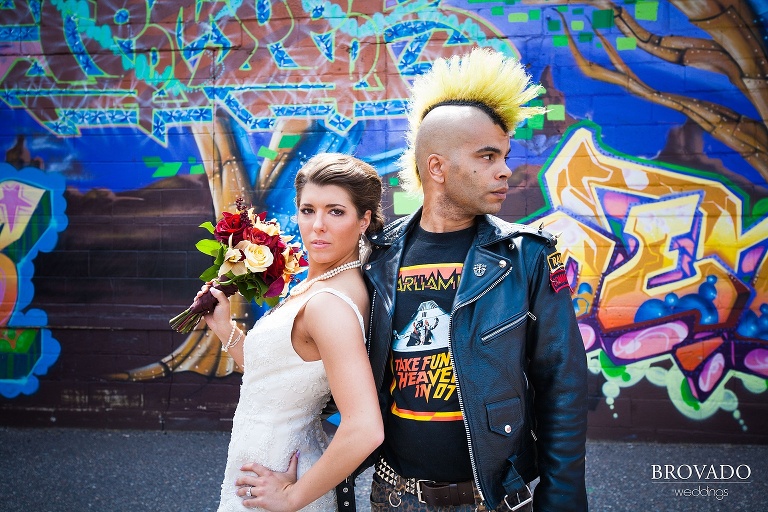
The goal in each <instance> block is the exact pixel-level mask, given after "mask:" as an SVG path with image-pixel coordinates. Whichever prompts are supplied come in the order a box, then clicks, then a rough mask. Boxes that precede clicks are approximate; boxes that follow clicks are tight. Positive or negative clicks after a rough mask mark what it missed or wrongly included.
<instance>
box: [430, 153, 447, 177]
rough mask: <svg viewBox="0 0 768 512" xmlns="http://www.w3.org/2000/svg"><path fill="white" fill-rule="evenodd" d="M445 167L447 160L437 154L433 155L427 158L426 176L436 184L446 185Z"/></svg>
mask: <svg viewBox="0 0 768 512" xmlns="http://www.w3.org/2000/svg"><path fill="white" fill-rule="evenodd" d="M444 166H445V158H443V157H442V155H438V154H437V153H432V154H431V155H429V156H428V157H427V169H426V171H427V172H426V175H427V176H428V177H429V179H431V180H432V181H434V182H436V183H445V174H444V172H443V167H444Z"/></svg>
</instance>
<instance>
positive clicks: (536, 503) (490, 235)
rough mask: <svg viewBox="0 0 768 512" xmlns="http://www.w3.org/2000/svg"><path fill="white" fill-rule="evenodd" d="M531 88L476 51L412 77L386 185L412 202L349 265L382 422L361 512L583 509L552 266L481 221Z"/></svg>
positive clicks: (581, 395)
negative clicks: (402, 135)
mask: <svg viewBox="0 0 768 512" xmlns="http://www.w3.org/2000/svg"><path fill="white" fill-rule="evenodd" d="M541 92H542V88H541V86H537V85H532V84H531V83H530V77H529V76H528V75H527V73H526V72H525V70H524V68H523V67H522V66H521V65H520V63H519V62H517V61H514V60H512V59H509V58H506V57H505V56H504V55H502V54H500V53H498V52H494V51H490V50H485V49H474V50H473V51H471V52H470V53H469V54H467V55H464V56H455V57H452V58H450V59H441V60H438V61H436V62H435V63H434V65H433V66H432V69H431V71H429V72H427V73H426V74H424V75H422V76H420V77H418V78H417V79H416V80H415V82H414V84H413V93H412V98H411V100H410V107H409V131H408V134H407V141H408V147H407V150H406V151H405V153H404V154H403V157H402V159H401V162H400V163H401V172H400V178H401V183H402V184H403V186H404V187H405V188H406V189H407V190H410V191H411V192H414V193H423V197H424V202H423V207H422V208H421V209H420V210H419V211H417V212H416V213H415V214H413V215H411V216H409V217H407V218H404V219H399V220H398V221H395V222H394V223H392V224H391V225H389V226H387V227H386V228H385V230H384V231H383V232H382V233H380V234H378V235H374V236H373V237H371V241H372V243H373V245H374V251H373V254H372V256H371V259H370V261H369V263H368V264H366V265H365V267H364V272H365V276H366V279H367V282H368V285H369V290H370V293H371V300H372V305H371V320H370V327H369V340H368V343H369V355H370V360H371V366H372V369H373V374H374V378H375V381H376V385H377V386H378V390H379V402H380V404H381V407H382V414H383V417H384V425H385V441H384V444H382V446H381V448H380V450H379V453H378V456H377V460H376V461H375V465H376V466H375V473H374V477H373V483H372V489H371V508H372V510H374V511H378V510H399V511H404V512H405V511H408V512H410V511H451V512H458V511H474V510H480V511H490V510H497V511H500V510H504V511H506V510H520V511H523V510H531V509H533V510H536V511H565V510H567V511H581V510H587V498H586V489H585V482H584V457H585V443H586V428H587V408H586V395H587V383H586V382H587V368H586V357H585V353H584V346H583V342H582V339H581V335H580V334H579V328H578V325H577V323H576V319H575V315H574V311H573V306H572V303H571V297H570V294H569V287H568V281H567V279H566V278H565V271H564V268H563V262H562V261H561V259H560V255H559V253H558V252H557V251H556V249H555V243H556V240H555V238H554V237H553V236H552V235H550V234H549V233H547V232H545V231H543V230H541V229H535V228H530V227H527V226H523V225H519V224H510V223H507V222H504V221H502V220H501V219H499V218H497V217H495V216H494V214H496V213H498V212H499V210H500V209H501V204H502V202H503V201H504V199H506V196H507V190H508V185H507V180H508V178H509V177H510V175H511V171H510V169H509V167H508V166H507V164H506V156H507V155H508V153H509V150H510V136H511V134H512V133H513V132H514V129H515V127H516V126H517V125H518V124H519V123H520V122H522V121H523V120H525V119H526V118H528V117H530V116H532V115H535V114H540V113H542V112H543V109H542V108H540V107H524V106H522V105H524V104H525V103H527V102H529V101H530V100H532V99H534V98H536V97H537V96H538V95H539V94H540V93H541ZM422 331H423V332H422ZM427 331H428V332H427ZM415 334H418V335H419V336H418V337H419V339H425V340H427V339H428V340H429V343H424V342H423V343H412V342H410V343H409V340H411V339H413V337H414V335H415ZM342 421H343V420H342ZM537 477H538V478H539V482H538V485H537V486H536V488H535V494H534V496H533V498H531V491H530V488H529V484H530V483H531V482H532V481H534V480H536V478H537Z"/></svg>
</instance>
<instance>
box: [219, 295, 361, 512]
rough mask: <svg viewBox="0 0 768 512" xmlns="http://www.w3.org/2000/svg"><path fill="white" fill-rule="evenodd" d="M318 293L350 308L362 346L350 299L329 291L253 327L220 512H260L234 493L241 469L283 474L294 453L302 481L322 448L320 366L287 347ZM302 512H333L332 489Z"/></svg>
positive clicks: (324, 382)
mask: <svg viewBox="0 0 768 512" xmlns="http://www.w3.org/2000/svg"><path fill="white" fill-rule="evenodd" d="M320 293H331V294H333V295H336V296H337V297H339V298H341V299H343V300H344V301H345V302H347V303H348V304H349V305H350V306H351V307H352V308H353V309H354V311H355V314H356V315H357V318H358V320H359V321H360V340H361V343H362V342H364V341H362V340H364V332H365V328H364V327H363V317H362V316H361V315H360V311H359V310H358V309H357V306H356V305H355V303H354V302H352V300H351V299H350V298H349V297H347V296H346V295H344V294H343V293H341V292H339V291H338V290H335V289H333V288H323V289H320V290H317V291H315V292H312V293H307V296H306V297H302V296H297V297H294V298H292V299H290V300H287V301H286V302H285V303H284V304H283V305H282V306H280V307H279V308H278V309H277V310H275V311H273V312H271V313H270V314H267V315H265V316H263V317H261V318H260V319H259V320H258V321H257V322H256V324H255V325H254V326H253V328H252V329H251V330H250V331H249V332H248V335H247V336H246V338H245V342H244V346H243V359H244V366H245V368H244V369H243V380H242V384H241V386H240V401H239V402H238V404H237V409H236V410H235V416H234V418H233V421H232V438H231V440H230V442H229V452H228V454H227V466H226V469H225V471H224V482H223V483H222V484H221V503H220V504H219V512H230V511H238V512H244V511H249V512H250V511H253V510H262V509H252V508H246V507H244V506H243V504H242V502H243V498H241V497H239V496H237V495H236V494H235V491H236V490H237V489H236V487H235V480H237V478H238V477H239V476H240V475H241V473H242V472H241V471H240V467H241V466H242V465H243V464H245V463H247V462H257V463H259V464H261V465H263V466H265V467H267V468H269V469H271V470H273V471H285V470H286V469H288V463H289V462H290V459H291V456H292V455H293V453H294V452H296V451H299V453H300V455H299V467H298V475H299V478H301V475H302V474H304V473H305V472H306V471H307V470H308V469H309V467H310V466H311V465H312V464H314V463H315V462H316V461H317V459H319V458H320V455H321V454H322V452H323V450H324V449H325V446H326V445H327V441H328V440H327V437H326V435H325V432H323V428H322V425H321V421H320V412H321V411H322V410H323V407H325V405H326V404H327V403H328V400H329V398H330V396H331V392H330V387H329V386H328V378H327V376H326V374H325V367H324V366H323V362H322V361H304V360H303V359H302V358H301V357H299V355H298V354H296V352H295V351H294V349H293V345H292V344H291V330H292V328H293V322H294V319H295V318H296V315H297V314H298V312H299V311H300V310H301V307H302V306H303V305H304V304H306V302H307V301H308V300H309V299H310V298H311V297H314V296H315V295H318V294H320ZM329 313H331V312H329ZM330 316H331V315H330V314H329V318H330ZM352 335H356V334H355V333H352ZM302 510H303V511H312V512H329V511H335V510H336V495H335V492H334V490H331V491H330V492H328V493H327V494H325V495H324V496H322V497H321V498H320V499H318V500H317V501H315V502H313V503H311V504H310V505H308V506H307V507H305V508H303V509H302Z"/></svg>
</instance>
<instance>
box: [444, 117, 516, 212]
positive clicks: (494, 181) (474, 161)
mask: <svg viewBox="0 0 768 512" xmlns="http://www.w3.org/2000/svg"><path fill="white" fill-rule="evenodd" d="M466 108H470V109H471V110H472V114H471V115H468V116H464V118H463V119H462V120H461V122H460V123H456V124H455V126H454V127H452V128H451V129H452V130H453V131H452V137H451V139H452V144H451V145H450V147H448V148H446V149H445V151H444V152H443V153H442V154H443V156H444V157H445V159H446V165H445V168H444V169H443V173H444V176H445V184H444V188H443V197H442V201H443V202H444V203H446V204H444V206H447V207H450V208H452V209H453V210H454V211H457V212H459V213H462V214H465V215H482V214H486V213H489V214H495V213H498V212H499V210H501V204H502V203H503V202H504V200H505V199H506V198H507V190H508V185H507V180H508V179H509V177H510V175H511V174H512V173H511V171H510V170H509V167H508V166H507V163H506V156H507V154H508V153H509V135H508V134H507V133H506V132H505V131H504V130H503V129H502V128H501V127H500V126H499V125H497V124H494V123H493V121H491V119H490V118H489V117H488V116H487V115H486V114H485V113H484V112H482V111H481V110H479V109H476V108H474V107H466Z"/></svg>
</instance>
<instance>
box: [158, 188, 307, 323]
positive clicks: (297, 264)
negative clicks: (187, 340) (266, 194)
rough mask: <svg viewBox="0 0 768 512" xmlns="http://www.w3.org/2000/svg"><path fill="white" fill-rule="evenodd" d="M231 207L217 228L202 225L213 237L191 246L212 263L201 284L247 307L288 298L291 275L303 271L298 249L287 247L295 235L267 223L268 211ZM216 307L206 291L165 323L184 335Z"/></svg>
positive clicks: (298, 246)
mask: <svg viewBox="0 0 768 512" xmlns="http://www.w3.org/2000/svg"><path fill="white" fill-rule="evenodd" d="M235 204H236V207H237V211H236V212H235V213H231V212H223V213H222V218H221V219H220V220H219V222H218V223H217V224H216V226H214V225H213V224H211V223H210V222H204V223H203V224H201V225H200V227H201V228H205V229H207V230H208V232H210V233H211V234H212V235H213V236H214V238H215V240H211V239H204V240H200V241H199V242H197V244H195V246H196V247H197V249H198V250H199V251H200V252H202V253H205V254H208V255H210V256H212V257H213V258H214V262H213V265H212V266H210V267H209V268H208V269H207V270H206V271H205V272H203V273H202V275H200V279H202V280H203V281H205V282H208V281H212V282H213V286H214V288H218V289H220V290H222V291H223V292H224V293H225V294H226V295H227V296H228V297H229V296H231V295H234V294H235V293H238V292H239V293H240V294H241V295H242V296H243V297H244V298H245V300H247V301H248V302H250V301H252V300H255V301H256V302H257V303H258V304H262V303H264V302H265V303H266V304H267V305H269V306H274V305H276V304H277V303H278V301H279V300H280V298H281V297H284V296H285V295H286V294H287V293H288V288H289V285H290V283H291V281H292V280H294V279H295V277H294V276H295V275H296V274H298V273H300V272H303V271H304V270H306V269H307V266H308V263H307V260H306V259H305V258H304V252H303V251H302V249H301V244H298V243H290V242H291V240H292V239H293V236H292V235H284V234H283V233H282V231H281V230H280V224H279V223H278V222H277V221H276V220H274V219H273V220H266V218H267V213H266V212H261V213H255V211H254V209H253V208H252V207H247V206H245V203H244V201H243V199H242V198H238V199H237V201H236V203H235ZM217 303H218V301H217V300H216V298H215V297H214V296H213V295H212V294H211V293H210V292H206V293H205V294H203V295H202V296H201V297H199V298H197V299H195V301H194V302H193V303H192V305H191V306H189V307H188V308H187V309H186V310H184V311H183V312H182V313H180V314H178V315H176V316H175V317H173V318H172V319H171V320H170V322H169V323H170V325H171V327H172V328H173V329H174V330H175V331H177V332H181V333H188V332H190V331H191V330H192V329H194V328H195V326H196V325H197V324H198V322H200V319H201V318H202V317H203V315H204V314H207V313H209V312H211V311H213V309H214V308H215V307H216V304H217Z"/></svg>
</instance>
